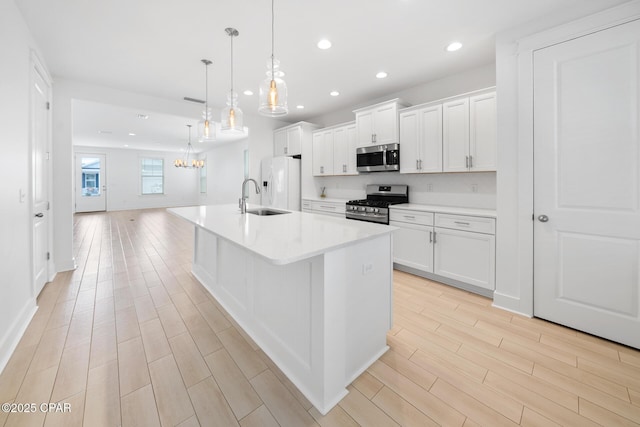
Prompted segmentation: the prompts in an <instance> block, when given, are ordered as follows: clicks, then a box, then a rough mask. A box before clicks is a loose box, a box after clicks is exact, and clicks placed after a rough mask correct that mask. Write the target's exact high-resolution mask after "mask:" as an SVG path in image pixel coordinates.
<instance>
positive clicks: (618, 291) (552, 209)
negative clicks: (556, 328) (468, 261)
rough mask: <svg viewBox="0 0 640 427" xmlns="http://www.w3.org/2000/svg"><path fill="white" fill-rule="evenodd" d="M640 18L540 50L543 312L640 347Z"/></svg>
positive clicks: (537, 134)
mask: <svg viewBox="0 0 640 427" xmlns="http://www.w3.org/2000/svg"><path fill="white" fill-rule="evenodd" d="M639 41H640V21H633V22H630V23H627V24H624V25H620V26H616V27H613V28H609V29H606V30H603V31H600V32H597V33H593V34H590V35H586V36H583V37H580V38H577V39H573V40H570V41H567V42H565V43H561V44H557V45H554V46H551V47H548V48H545V49H542V50H539V51H537V52H536V53H535V54H534V206H535V221H534V314H535V315H536V316H538V317H542V318H545V319H549V320H552V321H554V322H557V323H561V324H564V325H567V326H570V327H573V328H576V329H579V330H583V331H586V332H589V333H592V334H595V335H598V336H602V337H605V338H608V339H611V340H614V341H618V342H621V343H624V344H627V345H630V346H633V347H637V348H640V333H639V332H638V331H640V317H639V306H640V285H639V282H640V275H639V271H638V265H639V259H640V211H639V206H638V204H639V200H640V157H639V156H640V154H639V153H640V150H639V145H640V141H639V128H638V124H639V123H640V74H639V69H638V67H639V59H640V43H639Z"/></svg>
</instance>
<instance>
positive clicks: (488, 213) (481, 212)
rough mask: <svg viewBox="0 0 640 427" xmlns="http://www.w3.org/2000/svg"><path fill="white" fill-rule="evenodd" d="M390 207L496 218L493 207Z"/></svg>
mask: <svg viewBox="0 0 640 427" xmlns="http://www.w3.org/2000/svg"><path fill="white" fill-rule="evenodd" d="M389 208H390V209H407V210H412V211H418V212H434V213H448V214H456V215H469V216H481V217H486V218H496V217H497V215H496V211H495V210H493V209H478V208H461V207H457V206H437V205H419V204H417V203H402V204H399V205H392V206H389Z"/></svg>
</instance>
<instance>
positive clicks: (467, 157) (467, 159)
mask: <svg viewBox="0 0 640 427" xmlns="http://www.w3.org/2000/svg"><path fill="white" fill-rule="evenodd" d="M464 159H465V160H464V167H465V168H467V169H469V156H464Z"/></svg>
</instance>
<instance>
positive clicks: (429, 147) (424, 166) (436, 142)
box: [400, 105, 442, 173]
mask: <svg viewBox="0 0 640 427" xmlns="http://www.w3.org/2000/svg"><path fill="white" fill-rule="evenodd" d="M418 123H419V125H420V129H419V132H418V133H419V135H420V137H419V139H418V153H419V157H418V159H419V160H420V162H419V166H420V172H423V173H424V172H442V105H435V106H433V107H427V108H425V109H423V110H420V111H419V120H418ZM403 148H404V147H401V149H400V153H401V154H402V149H403ZM400 167H402V162H401V163H400Z"/></svg>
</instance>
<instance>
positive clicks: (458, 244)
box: [389, 208, 496, 291]
mask: <svg viewBox="0 0 640 427" xmlns="http://www.w3.org/2000/svg"><path fill="white" fill-rule="evenodd" d="M389 225H393V226H395V227H398V230H396V231H395V232H394V235H393V261H394V262H395V263H396V264H399V265H401V266H405V267H410V268H412V269H415V270H418V271H420V272H424V273H429V274H432V275H434V278H435V279H436V280H437V279H438V277H442V278H448V279H453V280H454V281H456V282H461V283H464V284H469V285H472V286H475V287H479V288H483V289H487V290H491V291H493V290H494V289H495V253H496V249H495V219H494V218H486V217H474V216H467V215H457V214H448V213H432V212H425V211H416V210H408V209H396V208H392V209H391V213H390V221H389ZM445 282H446V280H445Z"/></svg>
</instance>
